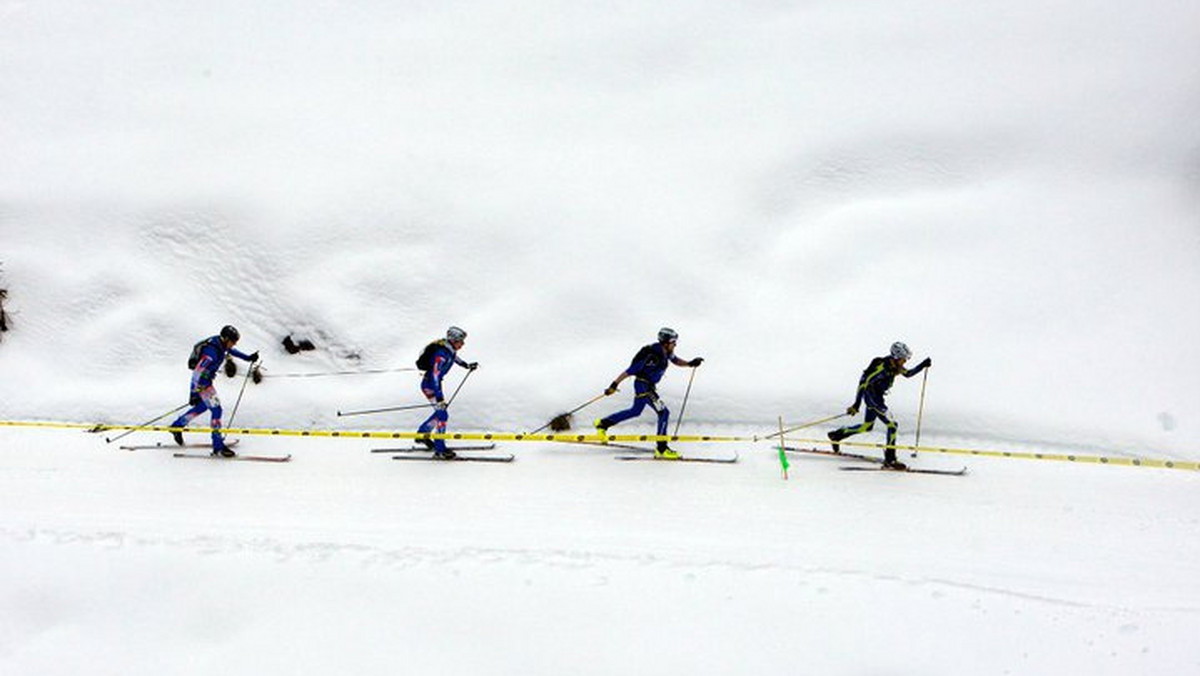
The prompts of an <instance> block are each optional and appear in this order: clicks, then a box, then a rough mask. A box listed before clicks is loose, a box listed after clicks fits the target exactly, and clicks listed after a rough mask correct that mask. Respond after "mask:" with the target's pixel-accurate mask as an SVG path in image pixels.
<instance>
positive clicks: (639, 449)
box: [559, 441, 738, 465]
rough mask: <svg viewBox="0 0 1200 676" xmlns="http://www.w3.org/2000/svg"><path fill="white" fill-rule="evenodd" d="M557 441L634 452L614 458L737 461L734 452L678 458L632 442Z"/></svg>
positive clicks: (723, 463) (626, 459)
mask: <svg viewBox="0 0 1200 676" xmlns="http://www.w3.org/2000/svg"><path fill="white" fill-rule="evenodd" d="M559 443H566V444H576V445H579V446H590V447H592V448H609V449H620V450H623V451H634V452H635V453H636V454H635V453H625V454H623V455H614V456H613V459H614V460H625V461H631V460H654V461H657V462H707V463H716V464H720V465H730V464H733V463H735V462H737V461H738V454H737V453H736V452H735V453H734V454H733V455H731V456H725V457H721V458H702V457H698V456H690V455H684V456H680V457H678V458H660V457H658V456H657V455H655V454H654V449H653V448H646V447H645V446H634V445H632V444H622V443H616V442H607V443H600V442H596V441H563V442H559Z"/></svg>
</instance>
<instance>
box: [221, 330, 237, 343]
mask: <svg viewBox="0 0 1200 676" xmlns="http://www.w3.org/2000/svg"><path fill="white" fill-rule="evenodd" d="M241 338H242V334H240V333H238V330H237V329H235V328H233V327H232V326H226V327H225V328H223V329H221V340H228V341H229V342H231V343H236V342H238V341H239V340H241Z"/></svg>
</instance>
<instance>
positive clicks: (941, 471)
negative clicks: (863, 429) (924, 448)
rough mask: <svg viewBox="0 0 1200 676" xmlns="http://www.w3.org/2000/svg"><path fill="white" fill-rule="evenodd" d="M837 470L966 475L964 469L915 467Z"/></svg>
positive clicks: (856, 467)
mask: <svg viewBox="0 0 1200 676" xmlns="http://www.w3.org/2000/svg"><path fill="white" fill-rule="evenodd" d="M838 469H840V470H844V471H847V472H896V473H897V474H941V475H944V476H962V475H964V474H966V473H967V468H966V467H963V468H962V469H920V468H916V467H909V468H907V469H891V468H890V467H884V466H882V465H879V466H877V467H858V466H853V467H839V468H838Z"/></svg>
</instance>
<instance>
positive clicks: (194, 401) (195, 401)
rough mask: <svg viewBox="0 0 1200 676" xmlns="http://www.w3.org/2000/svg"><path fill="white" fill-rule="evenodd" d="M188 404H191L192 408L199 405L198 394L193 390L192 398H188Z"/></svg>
mask: <svg viewBox="0 0 1200 676" xmlns="http://www.w3.org/2000/svg"><path fill="white" fill-rule="evenodd" d="M188 403H189V404H191V405H192V406H195V405H196V404H199V403H200V393H199V392H196V391H195V390H193V391H192V396H190V397H188Z"/></svg>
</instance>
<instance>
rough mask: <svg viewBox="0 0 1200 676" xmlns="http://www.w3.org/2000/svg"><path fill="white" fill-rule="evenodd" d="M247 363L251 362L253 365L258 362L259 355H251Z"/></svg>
mask: <svg viewBox="0 0 1200 676" xmlns="http://www.w3.org/2000/svg"><path fill="white" fill-rule="evenodd" d="M246 361H248V362H250V363H251V364H253V363H254V362H256V361H258V353H257V352H255V353H254V354H252V355H250V358H249V359H247V360H246Z"/></svg>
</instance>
